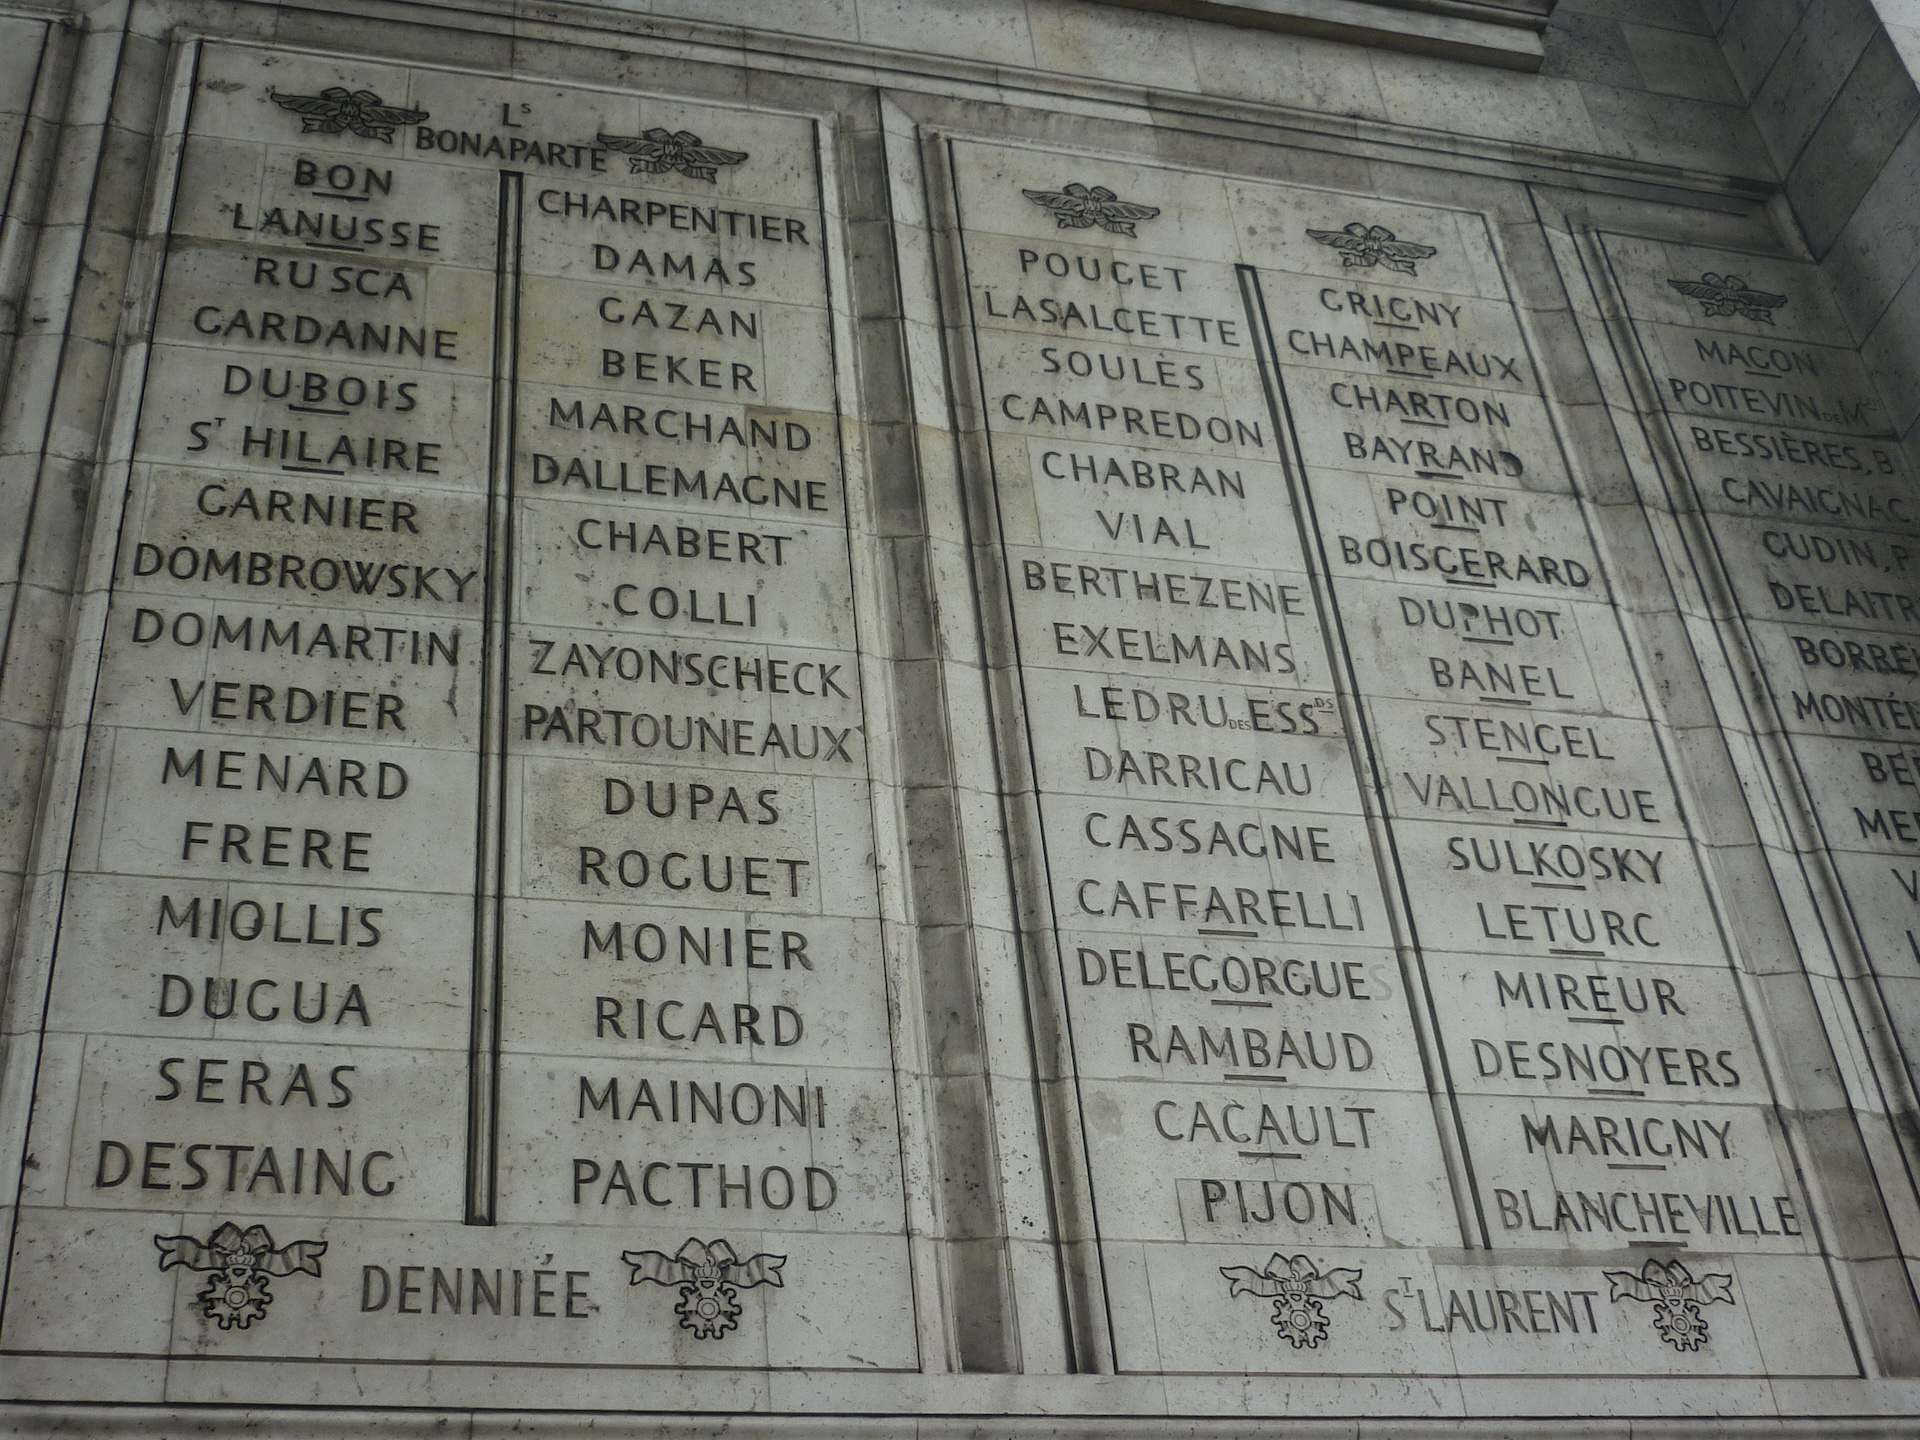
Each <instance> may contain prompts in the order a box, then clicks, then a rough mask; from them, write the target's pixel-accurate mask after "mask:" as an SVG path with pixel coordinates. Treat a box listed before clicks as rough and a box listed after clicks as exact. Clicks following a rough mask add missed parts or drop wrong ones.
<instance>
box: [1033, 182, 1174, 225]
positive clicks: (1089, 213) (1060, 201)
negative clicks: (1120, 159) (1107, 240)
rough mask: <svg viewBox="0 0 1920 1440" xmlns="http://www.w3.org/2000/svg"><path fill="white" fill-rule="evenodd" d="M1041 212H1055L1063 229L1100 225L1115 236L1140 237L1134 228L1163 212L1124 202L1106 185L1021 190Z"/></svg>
mask: <svg viewBox="0 0 1920 1440" xmlns="http://www.w3.org/2000/svg"><path fill="white" fill-rule="evenodd" d="M1020 193H1021V194H1022V195H1024V196H1026V197H1027V199H1029V200H1031V201H1032V202H1033V203H1034V204H1036V205H1038V206H1040V207H1041V208H1042V209H1045V210H1051V211H1052V212H1053V222H1054V224H1055V225H1057V226H1059V227H1060V228H1061V229H1062V230H1086V229H1089V228H1091V227H1092V226H1095V225H1098V226H1099V227H1100V228H1101V229H1102V230H1109V231H1111V232H1112V233H1113V234H1115V235H1125V236H1127V237H1128V238H1129V239H1137V238H1139V237H1138V236H1136V235H1135V234H1134V229H1133V227H1134V226H1135V225H1137V224H1138V223H1139V222H1140V221H1142V220H1151V219H1153V217H1154V216H1156V215H1158V214H1159V213H1160V207H1159V206H1157V205H1135V204H1133V203H1132V202H1131V201H1127V200H1122V199H1121V198H1120V197H1119V196H1118V195H1116V194H1114V193H1113V191H1111V190H1109V189H1107V187H1106V186H1104V185H1095V186H1092V187H1088V186H1085V185H1082V184H1080V183H1079V182H1078V181H1075V182H1074V183H1073V184H1071V185H1068V186H1066V187H1065V188H1064V189H1060V190H1022V191H1021V192H1020Z"/></svg>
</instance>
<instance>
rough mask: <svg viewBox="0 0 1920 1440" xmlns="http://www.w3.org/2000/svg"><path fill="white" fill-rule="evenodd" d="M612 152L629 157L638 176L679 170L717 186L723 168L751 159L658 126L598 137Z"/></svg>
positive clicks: (680, 132)
mask: <svg viewBox="0 0 1920 1440" xmlns="http://www.w3.org/2000/svg"><path fill="white" fill-rule="evenodd" d="M596 138H597V139H598V140H599V142H600V143H601V144H602V145H604V146H606V147H607V148H608V149H609V150H618V151H620V152H621V154H623V155H625V156H626V157H627V163H628V164H629V165H630V166H632V167H633V168H632V171H631V173H632V174H635V175H665V174H666V173H667V172H668V171H670V170H677V171H678V172H679V173H680V174H682V175H685V176H686V177H687V178H688V179H689V180H705V181H706V182H707V183H708V184H709V185H711V184H713V183H715V181H716V178H717V177H718V176H719V173H720V167H721V166H722V165H738V164H739V163H740V162H741V161H742V160H744V159H746V158H747V152H746V151H744V150H722V149H721V148H720V147H719V146H718V145H709V144H707V143H706V142H705V141H703V140H702V139H701V138H700V137H699V136H698V135H696V134H694V133H693V132H692V131H691V130H669V129H667V128H666V127H665V126H664V125H656V126H654V127H653V128H652V129H651V130H646V131H642V132H641V133H640V134H638V135H601V136H598V137H596Z"/></svg>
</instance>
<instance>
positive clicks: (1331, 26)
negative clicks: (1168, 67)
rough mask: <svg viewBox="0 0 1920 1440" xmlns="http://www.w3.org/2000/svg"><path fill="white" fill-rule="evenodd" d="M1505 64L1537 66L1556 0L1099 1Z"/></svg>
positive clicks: (1514, 67) (1509, 66)
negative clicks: (1542, 39)
mask: <svg viewBox="0 0 1920 1440" xmlns="http://www.w3.org/2000/svg"><path fill="white" fill-rule="evenodd" d="M1101 3H1102V4H1107V5H1124V6H1126V7H1127V8H1128V9H1130V10H1159V11H1164V12H1166V13H1167V14H1171V15H1185V16H1188V17H1190V18H1192V19H1195V20H1212V21H1216V22H1218V23H1220V24H1223V25H1247V26H1255V27H1258V28H1260V29H1263V30H1285V31H1290V32H1292V33H1293V34H1296V35H1312V36H1315V37H1316V38H1318V39H1322V40H1346V41H1350V42H1352V43H1354V44H1358V45H1378V46H1382V47H1385V48H1387V49H1391V50H1411V51H1414V52H1415V53H1417V54H1423V55H1438V56H1443V57H1445V58H1446V59H1449V60H1464V61H1467V62H1469V63H1472V64H1479V65H1497V66H1500V67H1502V68H1505V69H1509V70H1538V69H1539V68H1540V66H1541V63H1542V61H1543V60H1544V58H1545V53H1546V52H1545V50H1544V49H1543V47H1542V42H1541V38H1540V37H1541V33H1542V32H1543V31H1544V30H1545V29H1546V28H1547V19H1548V17H1549V16H1551V15H1552V13H1553V7H1554V5H1555V4H1556V3H1557V0H1101Z"/></svg>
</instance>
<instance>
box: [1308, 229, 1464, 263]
mask: <svg viewBox="0 0 1920 1440" xmlns="http://www.w3.org/2000/svg"><path fill="white" fill-rule="evenodd" d="M1307 234H1309V235H1311V236H1312V237H1313V238H1314V239H1316V240H1318V241H1319V242H1320V243H1321V244H1322V245H1331V246H1332V247H1333V248H1334V249H1335V250H1338V251H1339V252H1340V263H1341V264H1343V265H1352V266H1357V267H1359V268H1361V269H1372V268H1373V267H1374V266H1375V265H1384V266H1386V267H1387V269H1389V270H1398V271H1399V272H1400V273H1401V274H1403V275H1418V274H1419V273H1420V272H1419V271H1418V270H1416V269H1415V268H1414V265H1413V262H1414V261H1416V260H1429V259H1432V258H1433V257H1434V256H1435V255H1438V254H1439V253H1440V252H1439V251H1438V250H1436V249H1435V248H1434V247H1433V246H1431V245H1421V244H1419V243H1418V242H1416V241H1413V240H1402V239H1400V238H1399V237H1398V236H1396V235H1395V234H1394V233H1393V231H1391V230H1389V229H1387V227H1386V226H1384V225H1363V224H1361V223H1360V222H1359V221H1358V220H1356V221H1354V222H1353V223H1352V224H1351V225H1349V226H1347V227H1346V229H1344V230H1309V231H1307Z"/></svg>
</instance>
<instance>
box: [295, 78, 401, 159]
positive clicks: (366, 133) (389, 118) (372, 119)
mask: <svg viewBox="0 0 1920 1440" xmlns="http://www.w3.org/2000/svg"><path fill="white" fill-rule="evenodd" d="M267 94H268V97H269V98H270V99H271V100H272V101H273V103H274V104H276V105H278V106H279V107H280V108H281V109H282V110H291V111H292V112H293V113H294V114H296V115H298V116H299V117H300V133H301V134H302V135H310V134H320V135H338V134H339V133H340V132H341V131H342V130H351V131H352V132H353V133H354V134H355V135H358V136H359V137H360V138H361V139H363V140H381V141H384V142H385V143H387V144H388V145H391V144H392V143H393V130H394V127H395V126H396V125H418V124H420V123H421V122H422V121H423V120H425V119H426V118H427V112H426V111H425V110H408V109H405V108H404V107H402V106H399V105H389V104H387V103H386V101H384V100H382V99H381V98H380V97H379V96H378V95H376V94H374V93H373V91H371V90H349V89H347V87H346V86H344V85H329V86H328V87H327V88H326V89H325V90H322V91H321V92H320V93H319V94H318V95H281V94H279V93H277V92H275V91H271V90H270V91H268V92H267Z"/></svg>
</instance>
